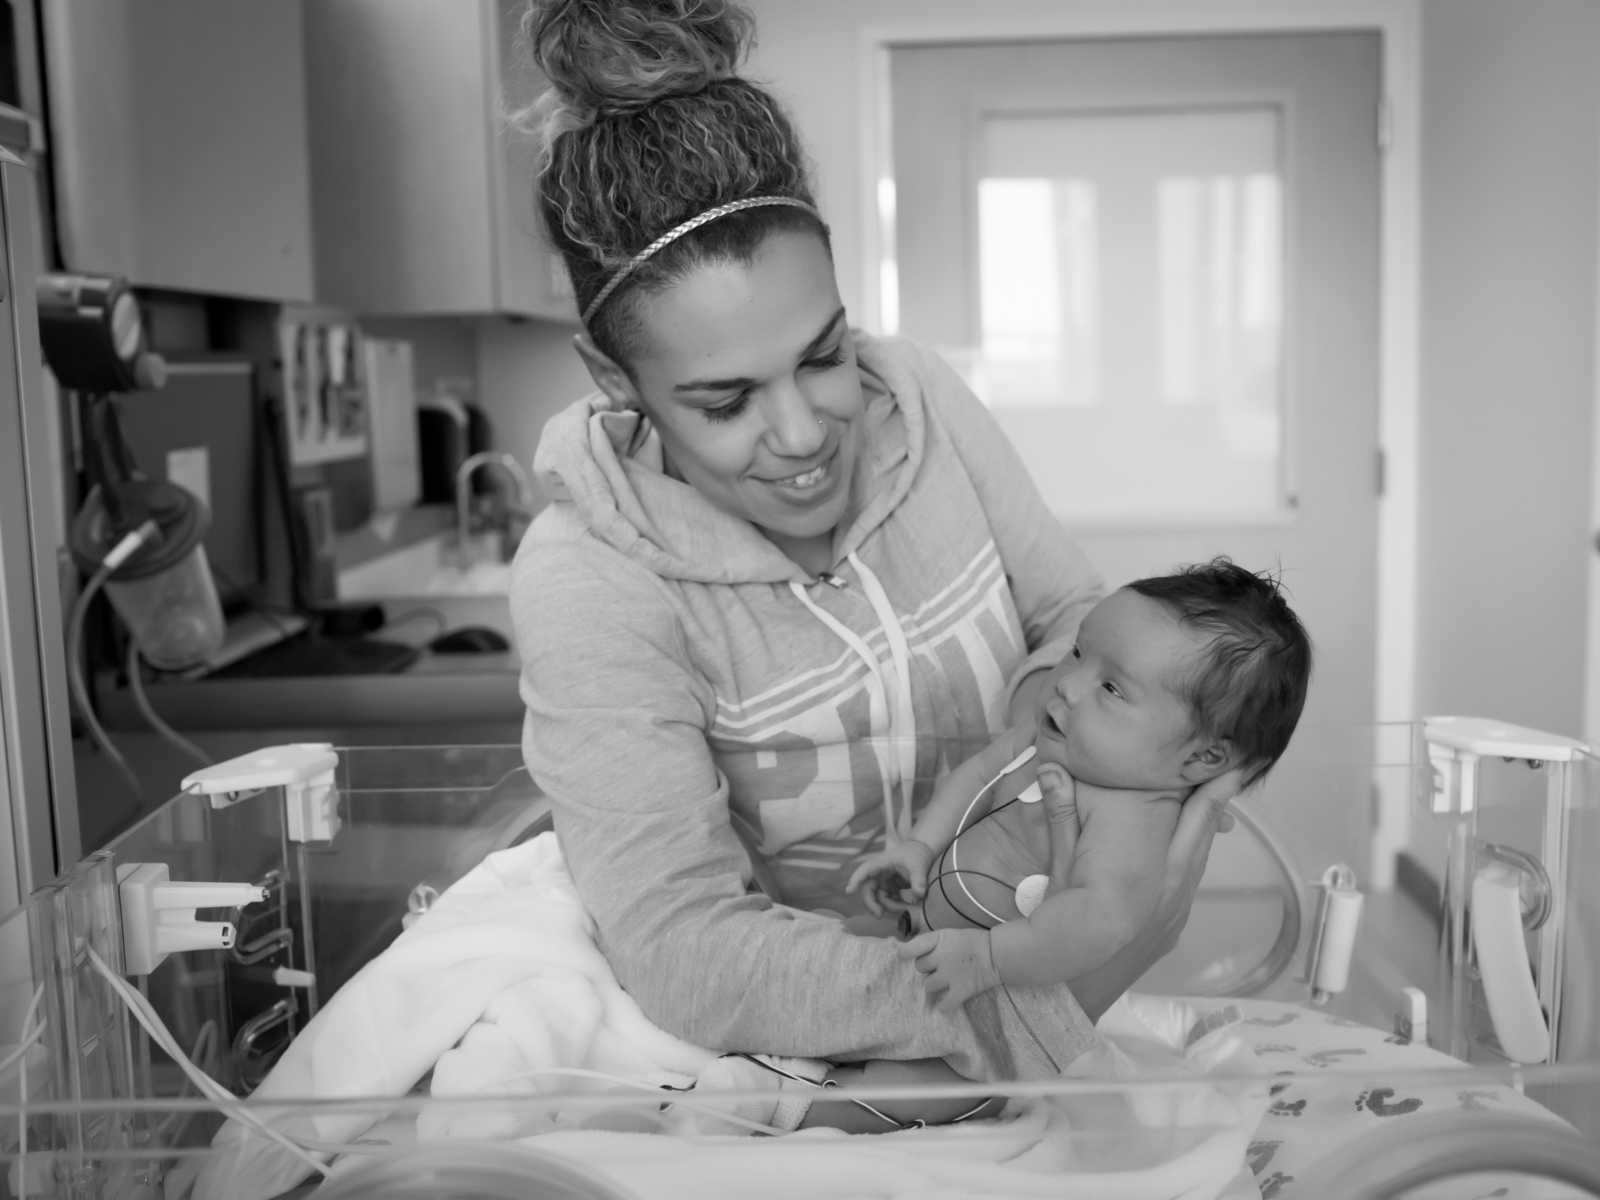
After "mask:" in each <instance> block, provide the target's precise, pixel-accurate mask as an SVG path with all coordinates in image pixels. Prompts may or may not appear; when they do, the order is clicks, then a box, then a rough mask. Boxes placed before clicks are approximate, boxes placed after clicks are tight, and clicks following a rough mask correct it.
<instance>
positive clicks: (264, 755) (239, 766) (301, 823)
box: [183, 742, 339, 843]
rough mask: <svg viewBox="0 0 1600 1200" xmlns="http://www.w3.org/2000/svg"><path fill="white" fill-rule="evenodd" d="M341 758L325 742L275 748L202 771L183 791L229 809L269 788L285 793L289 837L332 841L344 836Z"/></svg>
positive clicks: (187, 780)
mask: <svg viewBox="0 0 1600 1200" xmlns="http://www.w3.org/2000/svg"><path fill="white" fill-rule="evenodd" d="M338 767H339V755H338V754H337V753H336V752H335V751H334V749H333V747H332V746H331V745H329V744H327V743H325V742H296V743H291V744H289V745H285V746H269V747H267V748H266V749H263V750H256V751H254V752H252V753H250V754H245V755H241V756H240V757H238V758H232V759H229V760H228V761H227V762H225V763H218V764H217V765H216V766H212V767H206V768H205V769H204V770H201V771H196V772H195V773H194V774H192V775H190V776H188V777H187V778H186V779H184V781H183V790H184V791H185V792H188V793H190V794H193V795H201V796H209V797H210V798H211V806H212V807H213V808H227V807H229V806H230V805H234V804H237V803H239V802H240V801H242V800H246V799H249V798H250V797H251V796H254V795H257V794H259V793H260V792H263V791H265V790H266V789H268V788H282V789H283V803H284V831H285V833H286V834H287V835H288V838H289V840H290V841H291V842H298V843H305V842H327V841H332V840H333V837H334V835H335V834H336V833H338V832H339V812H338V799H339V797H338V790H337V788H336V787H335V786H334V776H335V773H336V772H337V770H338Z"/></svg>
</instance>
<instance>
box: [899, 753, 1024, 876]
mask: <svg viewBox="0 0 1600 1200" xmlns="http://www.w3.org/2000/svg"><path fill="white" fill-rule="evenodd" d="M1031 745H1033V730H1032V729H1031V728H1027V727H1024V728H1012V729H1008V730H1006V732H1004V733H1002V734H1001V735H1000V736H999V737H997V738H995V740H994V741H992V742H990V743H989V744H988V745H987V746H985V747H984V748H983V749H982V750H980V751H978V753H976V754H974V755H973V756H972V757H971V758H969V759H967V760H966V761H965V762H963V763H961V764H960V765H959V766H957V767H955V768H953V769H952V770H951V772H950V773H949V774H948V775H946V776H945V777H944V778H943V779H942V780H940V781H939V784H938V786H937V787H935V788H934V790H933V795H932V796H931V797H929V799H928V803H927V805H926V806H925V807H924V808H923V810H922V812H921V814H920V815H919V816H918V817H917V820H916V823H915V824H913V825H912V827H911V836H912V837H913V838H915V839H916V840H917V841H919V842H921V843H922V844H923V845H924V846H927V847H928V848H929V849H931V850H932V851H933V852H934V853H936V854H937V853H938V852H939V851H940V850H942V849H944V848H945V847H946V846H948V845H949V844H950V843H951V842H953V841H955V837H956V834H957V833H959V832H960V831H961V821H962V818H964V817H966V816H967V811H968V809H969V808H970V809H971V812H972V816H971V818H970V819H972V820H976V819H977V818H979V817H981V816H983V815H984V814H985V813H987V812H988V811H989V809H990V808H991V807H992V806H993V804H994V794H993V792H989V793H987V794H985V795H984V796H983V798H982V799H979V800H978V802H977V803H976V804H973V801H974V800H975V799H977V798H978V796H979V793H980V792H981V791H982V790H983V787H984V785H985V784H987V783H988V782H989V781H990V780H994V779H995V777H996V776H997V775H999V774H1000V773H1001V772H1002V771H1004V770H1005V768H1006V766H1007V765H1008V764H1009V763H1011V762H1012V761H1013V760H1014V759H1015V758H1016V757H1017V756H1018V755H1019V754H1021V753H1022V752H1023V751H1024V750H1026V749H1027V748H1028V747H1029V746H1031ZM1002 783H1003V781H1002V780H995V786H996V787H999V786H1001V784H1002Z"/></svg>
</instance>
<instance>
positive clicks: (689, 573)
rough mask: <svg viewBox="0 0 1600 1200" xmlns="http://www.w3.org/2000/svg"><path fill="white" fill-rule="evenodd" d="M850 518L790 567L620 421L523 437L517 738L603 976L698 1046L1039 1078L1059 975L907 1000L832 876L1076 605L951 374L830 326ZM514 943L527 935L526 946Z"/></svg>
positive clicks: (1053, 643) (980, 415)
mask: <svg viewBox="0 0 1600 1200" xmlns="http://www.w3.org/2000/svg"><path fill="white" fill-rule="evenodd" d="M857 349H858V356H859V360H860V368H861V376H862V386H863V388H864V390H865V394H866V397H867V401H868V404H867V411H866V415H865V417H864V418H863V419H864V420H865V421H866V423H867V436H866V440H865V452H864V453H863V454H862V455H861V458H860V462H859V464H858V467H857V476H856V479H855V481H854V489H853V494H854V495H855V496H856V497H858V498H860V499H858V501H857V503H855V505H854V506H853V508H852V512H853V513H854V514H855V515H854V516H852V517H851V518H850V519H849V520H848V521H847V522H846V523H845V524H844V525H843V526H842V527H841V529H840V532H839V533H838V534H837V535H836V537H835V545H834V551H835V565H834V567H833V569H832V570H830V571H829V572H827V573H825V574H824V575H823V576H820V577H816V578H813V577H811V576H810V575H808V574H807V573H806V572H805V571H804V570H802V569H801V568H800V567H799V566H797V565H796V564H795V563H794V562H793V561H791V560H790V559H789V558H788V557H787V556H785V555H784V554H783V553H782V552H781V551H779V550H778V549H777V547H776V546H774V545H773V543H772V542H770V541H768V540H767V539H766V537H764V536H763V535H762V534H761V533H760V531H759V530H757V529H756V528H755V527H754V526H752V525H750V524H749V523H748V522H746V521H744V520H742V519H740V518H737V517H734V516H732V515H730V514H728V513H726V512H724V511H722V510H721V509H718V508H716V507H715V506H713V505H712V504H711V503H710V502H709V501H708V500H706V499H705V498H704V497H703V496H701V495H700V493H698V492H696V491H695V490H694V489H692V488H691V487H689V486H687V485H686V484H683V483H681V482H679V481H677V480H674V479H672V478H670V477H669V476H667V475H666V474H664V473H663V472H662V470H661V456H660V449H659V445H658V443H656V441H655V439H654V437H653V436H652V437H649V438H646V439H645V440H644V446H643V449H642V450H640V451H638V452H637V453H635V454H633V455H632V456H625V451H624V448H625V447H627V446H628V445H629V444H630V441H631V439H632V435H633V433H634V428H635V424H636V422H637V421H638V420H639V417H638V416H637V414H634V413H626V412H608V411H605V406H604V404H603V402H602V401H601V400H600V398H598V397H591V398H590V399H588V400H585V401H580V402H579V403H578V404H575V405H573V406H572V407H571V408H569V409H567V410H565V411H564V412H562V413H560V414H558V415H557V416H556V417H555V418H553V419H552V420H551V421H550V423H549V425H548V426H547V427H546V429H545V432H544V436H543V438H542V439H541V442H540V446H539V451H538V455H537V457H536V460H535V469H536V470H537V472H538V473H539V476H540V479H541V482H542V484H543V485H544V486H545V488H546V489H547V491H548V492H549V494H550V495H551V496H552V499H553V502H552V504H551V505H550V506H549V507H548V508H547V509H546V510H545V511H544V512H543V513H541V514H540V516H539V518H538V519H537V520H536V521H535V523H534V526H533V529H532V531H531V533H530V535H529V536H528V537H527V538H526V539H524V541H523V544H522V547H521V549H520V551H519V552H518V555H517V560H516V563H515V566H514V568H513V586H512V613H513V617H514V619H515V626H516V637H517V645H518V649H519V651H520V653H521V656H522V663H523V672H522V682H521V692H522V697H523V700H524V701H525V703H526V705H527V710H528V712H527V719H526V723H525V726H524V738H523V742H524V750H525V754H526V757H527V762H528V767H529V770H530V771H531V772H532V774H533V777H534V779H535V780H536V781H537V782H538V784H539V785H540V786H541V787H542V788H543V789H544V790H545V791H546V792H547V793H548V795H549V797H550V799H551V801H552V803H553V805H554V808H555V814H556V830H557V833H558V835H559V836H560V838H561V841H562V846H563V850H564V852H565V855H566V858H567V862H568V865H569V866H570V868H571V870H572V874H573V878H574V880H575V881H576V883H577V886H578V890H579V893H580V894H581V895H582V897H583V900H584V902H585V904H586V905H587V907H588V908H589V910H590V911H591V913H592V914H593V916H594V918H595V921H596V923H597V926H598V928H599V934H600V940H601V946H602V949H603V950H604V951H605V953H606V955H607V957H608V959H609V960H610V962H611V963H612V966H613V967H614V969H615V970H616V973H617V976H618V978H619V979H620V981H621V982H622V984H623V986H624V987H625V988H627V990H628V991H629V992H630V993H631V994H632V995H633V996H634V997H635V998H636V999H637V1000H638V1002H639V1004H640V1005H641V1007H642V1008H643V1009H644V1011H645V1012H646V1013H647V1014H648V1015H649V1016H650V1017H651V1018H652V1019H653V1020H654V1021H656V1022H657V1023H658V1024H659V1025H661V1026H662V1027H663V1028H665V1029H667V1030H669V1031H670V1032H672V1033H675V1034H677V1035H679V1036H681V1037H684V1038H687V1039H689V1040H691V1041H694V1042H696V1043H699V1044H700V1045H704V1046H707V1047H710V1048H713V1049H717V1050H723V1051H735V1050H743V1051H752V1052H766V1053H774V1054H785V1055H799V1056H803V1057H809V1058H822V1059H829V1060H832V1061H854V1060H861V1059H868V1058H893V1059H913V1058H944V1059H947V1060H948V1061H949V1062H950V1063H951V1065H952V1066H953V1067H954V1068H955V1069H956V1070H958V1071H960V1072H961V1073H962V1074H964V1075H966V1076H968V1077H970V1078H975V1079H993V1078H1012V1077H1017V1078H1040V1077H1047V1076H1049V1075H1052V1074H1055V1073H1058V1072H1059V1070H1060V1069H1061V1068H1063V1067H1065V1066H1066V1064H1067V1063H1068V1062H1070V1061H1071V1060H1072V1059H1074V1058H1076V1057H1077V1056H1078V1054H1079V1053H1081V1052H1082V1050H1084V1049H1085V1048H1086V1047H1087V1046H1088V1045H1089V1044H1090V1043H1091V1041H1092V1039H1093V1036H1094V1034H1093V1031H1092V1028H1091V1027H1090V1024H1089V1022H1088V1021H1087V1020H1086V1019H1085V1018H1084V1015H1083V1013H1082V1011H1081V1010H1080V1009H1079V1008H1078V1006H1077V1003H1076V1002H1075V1001H1074V1000H1073V999H1072V998H1071V996H1070V994H1069V993H1068V992H1067V991H1066V990H1065V989H1064V988H1059V989H1040V990H1037V991H1022V990H1018V989H1013V990H1012V993H1011V996H1010V997H1009V998H1008V997H1007V996H1006V995H1004V994H1003V993H994V992H991V993H989V994H987V995H985V996H981V997H978V998H976V999H975V1000H973V1001H971V1002H970V1003H969V1004H968V1005H967V1006H966V1009H965V1011H964V1012H963V1013H956V1014H941V1013H936V1012H934V1011H933V1010H932V1009H931V1008H930V1007H929V1006H928V1004H927V1001H926V1000H925V998H924V995H923V990H922V986H921V983H920V978H919V976H918V975H917V974H916V972H915V970H914V968H913V967H912V965H911V964H910V963H908V962H904V961H902V960H901V959H900V958H899V957H898V956H897V955H896V952H895V945H894V943H893V942H891V941H888V940H884V939H876V938H864V937H854V936H851V935H850V934H849V933H847V932H846V931H845V930H844V928H843V926H842V925H841V923H840V921H839V920H838V917H839V916H840V915H849V914H851V913H854V912H858V911H860V908H859V902H858V901H857V899H856V898H855V897H852V896H847V895H846V894H845V893H844V883H845V881H846V879H847V878H848V877H849V873H850V871H851V869H852V867H853V865H854V863H855V862H856V861H857V860H858V859H859V857H860V856H861V855H863V854H865V853H866V852H868V851H869V850H871V849H874V848H876V847H877V846H878V845H881V844H882V840H883V837H884V833H885V829H886V828H887V827H889V826H894V827H897V828H900V829H905V828H908V827H909V824H910V821H911V820H912V818H913V816H914V815H915V813H916V811H917V810H918V808H919V806H920V805H921V804H922V803H923V802H924V801H925V799H926V797H927V795H928V793H929V790H930V788H931V784H932V782H933V780H934V779H936V778H937V777H939V776H940V775H941V774H943V772H944V771H945V770H946V769H947V768H948V767H949V766H951V765H953V764H954V763H955V762H957V761H960V760H961V759H962V758H965V757H967V756H969V755H970V754H972V753H974V752H975V751H976V750H977V749H979V748H980V747H981V746H983V745H984V744H985V743H987V742H988V741H989V739H990V738H991V737H992V736H993V735H994V734H995V733H997V732H999V731H1000V730H1001V729H1002V728H1003V726H1004V723H1005V714H1006V708H1007V704H1008V701H1009V696H1010V689H1011V686H1012V685H1013V683H1014V682H1015V681H1016V680H1017V679H1019V678H1020V677H1021V676H1022V675H1023V674H1025V673H1027V672H1028V671H1029V670H1031V669H1032V668H1034V667H1036V666H1039V665H1041V664H1045V663H1053V662H1055V661H1058V660H1059V659H1060V657H1061V656H1062V654H1063V653H1064V652H1065V650H1066V648H1067V647H1068V646H1070V644H1071V639H1072V637H1073V636H1074V634H1075V633H1076V630H1077V626H1078V622H1079V621H1080V620H1081V619H1082V617H1083V615H1084V613H1085V612H1087V611H1088V609H1089V608H1090V607H1091V606H1092V605H1093V603H1094V601H1095V600H1096V599H1097V598H1098V597H1099V596H1100V594H1101V585H1100V581H1099V579H1098V578H1097V577H1096V575H1095V574H1094V572H1093V571H1092V570H1091V569H1090V568H1089V566H1088V565H1087V563H1086V562H1085V561H1084V559H1083V557H1082V555H1081V554H1080V553H1079V551H1078V550H1077V549H1076V547H1075V546H1074V545H1073V544H1072V542H1071V541H1069V540H1068V538H1067V537H1066V536H1065V534H1064V533H1063V532H1062V531H1061V529H1060V527H1059V526H1058V524H1057V522H1056V521H1055V520H1054V518H1053V517H1052V516H1051V514H1050V513H1049V512H1048V510H1047V509H1046V508H1045V506H1044V504H1043V502H1042V500H1041V499H1040V497H1039V495H1038V492H1037V490H1036V489H1035V488H1034V486H1033V485H1032V483H1031V481H1030V479H1029V476H1028V473H1027V471H1026V469H1025V468H1024V467H1023V465H1022V463H1021V461H1020V460H1019V459H1018V457H1017V455H1016V453H1015V452H1014V450H1013V448H1012V447H1011V445H1010V443H1009V442H1008V441H1007V440H1006V438H1005V436H1004V435H1003V434H1002V433H1001V432H1000V430H999V428H998V427H997V426H996V425H995V423H994V421H993V420H992V419H991V418H990V416H989V415H988V413H987V412H986V410H985V409H984V408H983V407H982V405H981V404H980V403H979V401H978V400H977V399H976V397H974V396H973V395H972V393H971V392H970V390H968V388H967V387H966V385H965V384H964V383H963V382H962V381H961V379H960V378H959V376H957V375H956V373H955V372H954V371H953V370H952V369H951V368H950V367H949V366H948V365H946V364H945V363H944V362H943V361H942V360H940V359H939V358H938V357H937V356H935V355H932V354H930V353H928V352H926V351H923V350H921V349H919V348H917V347H916V346H914V345H912V344H910V343H908V342H904V341H899V340H888V339H875V338H871V337H867V336H865V335H858V336H857ZM534 935H535V934H534V931H530V936H534Z"/></svg>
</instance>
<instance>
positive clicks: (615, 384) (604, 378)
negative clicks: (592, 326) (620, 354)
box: [572, 333, 639, 409]
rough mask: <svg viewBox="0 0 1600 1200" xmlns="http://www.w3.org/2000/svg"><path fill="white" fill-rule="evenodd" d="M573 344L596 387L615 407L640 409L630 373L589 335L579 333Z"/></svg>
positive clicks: (637, 394) (637, 393)
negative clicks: (629, 376)
mask: <svg viewBox="0 0 1600 1200" xmlns="http://www.w3.org/2000/svg"><path fill="white" fill-rule="evenodd" d="M572 344H573V346H574V348H576V349H577V351H578V357H579V358H581V359H583V365H584V366H585V367H587V368H588V369H589V376H590V378H591V379H593V380H594V382H595V386H596V387H598V388H599V389H600V390H601V391H602V392H604V393H605V394H606V398H607V399H608V400H610V401H611V404H612V406H613V407H615V408H619V409H627V408H638V407H639V389H638V388H636V387H634V386H633V380H632V379H630V378H628V373H627V372H626V371H624V370H623V369H622V367H621V366H619V365H618V364H617V361H616V360H615V359H613V358H612V357H611V356H610V355H608V354H607V353H606V352H605V351H603V350H601V349H600V347H599V346H596V345H595V344H594V339H593V338H591V337H590V336H589V335H588V334H587V333H579V334H576V335H575V336H574V337H573V339H572Z"/></svg>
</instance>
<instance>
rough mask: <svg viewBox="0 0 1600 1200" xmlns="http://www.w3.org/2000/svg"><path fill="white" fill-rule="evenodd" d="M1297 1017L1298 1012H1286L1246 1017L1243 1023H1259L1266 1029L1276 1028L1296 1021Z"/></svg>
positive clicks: (1298, 1015)
mask: <svg viewBox="0 0 1600 1200" xmlns="http://www.w3.org/2000/svg"><path fill="white" fill-rule="evenodd" d="M1299 1019H1300V1014H1299V1013H1296V1012H1286V1013H1284V1014H1283V1015H1282V1016H1281V1017H1246V1018H1245V1021H1244V1023H1245V1024H1246V1025H1260V1026H1263V1027H1264V1028H1267V1029H1276V1028H1278V1027H1279V1026H1280V1025H1287V1024H1289V1023H1290V1022H1291V1021H1298V1020H1299Z"/></svg>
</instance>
